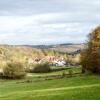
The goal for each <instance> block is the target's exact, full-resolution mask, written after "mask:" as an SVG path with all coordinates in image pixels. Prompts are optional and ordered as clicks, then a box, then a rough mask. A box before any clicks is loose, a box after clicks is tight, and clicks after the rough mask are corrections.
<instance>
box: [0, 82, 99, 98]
mask: <svg viewBox="0 0 100 100" xmlns="http://www.w3.org/2000/svg"><path fill="white" fill-rule="evenodd" d="M92 87H100V84H92V85H83V86H73V87H61V88H51V89H41V90H33V91H24V92H20V91H17V92H13V93H10V94H7V95H2V96H1V95H0V97H6V96H12V95H16V94H20V95H21V94H24V93H30V92H32V93H40V92H42V93H43V92H50V91H52V92H54V91H62V90H73V89H82V88H92Z"/></svg>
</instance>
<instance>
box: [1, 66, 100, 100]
mask: <svg viewBox="0 0 100 100" xmlns="http://www.w3.org/2000/svg"><path fill="white" fill-rule="evenodd" d="M72 70H74V71H75V72H78V71H79V70H80V69H79V68H76V69H75V68H73V69H72ZM65 72H66V73H67V71H65ZM62 73H63V71H59V72H52V73H46V74H32V73H31V75H28V76H27V77H26V78H25V79H22V80H0V100H99V99H100V77H99V76H96V75H77V76H72V77H64V78H60V79H57V78H52V79H49V77H50V76H52V75H61V74H62Z"/></svg>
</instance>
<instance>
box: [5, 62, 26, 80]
mask: <svg viewBox="0 0 100 100" xmlns="http://www.w3.org/2000/svg"><path fill="white" fill-rule="evenodd" d="M4 76H5V77H6V78H12V79H17V78H23V77H24V76H25V70H24V67H23V65H22V64H21V63H19V62H9V63H7V66H6V67H5V68H4Z"/></svg>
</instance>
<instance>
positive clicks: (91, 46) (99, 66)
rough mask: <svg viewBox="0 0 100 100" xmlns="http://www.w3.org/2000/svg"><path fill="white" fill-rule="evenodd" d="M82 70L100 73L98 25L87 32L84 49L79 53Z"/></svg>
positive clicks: (99, 27) (99, 28)
mask: <svg viewBox="0 0 100 100" xmlns="http://www.w3.org/2000/svg"><path fill="white" fill-rule="evenodd" d="M81 64H82V72H86V71H88V72H92V73H100V26H98V27H97V28H96V29H95V30H94V31H92V32H91V33H90V34H89V40H88V43H87V47H86V49H85V50H84V51H83V52H82V53H81Z"/></svg>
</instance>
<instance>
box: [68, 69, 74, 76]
mask: <svg viewBox="0 0 100 100" xmlns="http://www.w3.org/2000/svg"><path fill="white" fill-rule="evenodd" d="M68 74H69V77H72V76H73V70H72V69H70V70H69V71H68Z"/></svg>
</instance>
